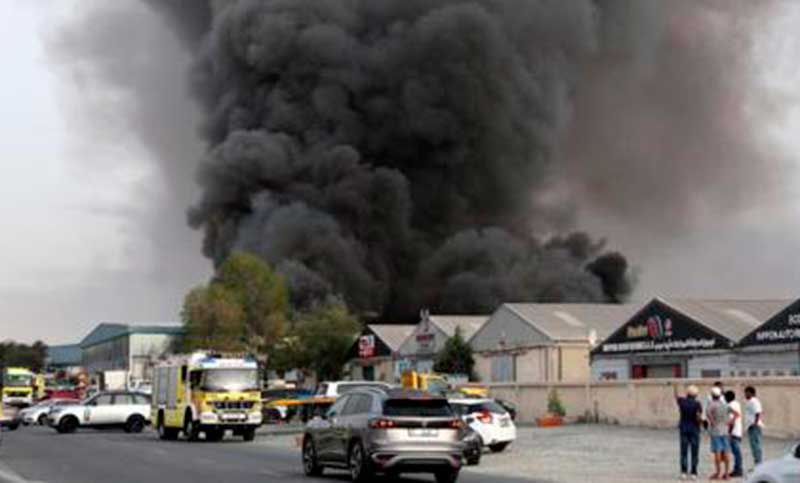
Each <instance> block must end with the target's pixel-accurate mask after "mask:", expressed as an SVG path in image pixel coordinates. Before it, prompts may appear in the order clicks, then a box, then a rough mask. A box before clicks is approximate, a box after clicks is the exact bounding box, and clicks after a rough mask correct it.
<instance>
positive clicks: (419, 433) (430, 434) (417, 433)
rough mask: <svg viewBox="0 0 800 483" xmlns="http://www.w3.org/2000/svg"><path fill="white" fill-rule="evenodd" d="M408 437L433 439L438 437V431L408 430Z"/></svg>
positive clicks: (425, 429)
mask: <svg viewBox="0 0 800 483" xmlns="http://www.w3.org/2000/svg"><path fill="white" fill-rule="evenodd" d="M408 435H409V436H412V437H415V438H435V437H437V436H439V430H437V429H427V428H423V429H409V430H408Z"/></svg>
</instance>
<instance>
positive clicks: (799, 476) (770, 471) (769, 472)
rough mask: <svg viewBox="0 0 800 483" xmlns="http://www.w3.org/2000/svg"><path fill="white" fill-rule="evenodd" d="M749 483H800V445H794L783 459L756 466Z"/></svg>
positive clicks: (748, 480) (748, 479)
mask: <svg viewBox="0 0 800 483" xmlns="http://www.w3.org/2000/svg"><path fill="white" fill-rule="evenodd" d="M747 483H800V443H797V444H795V445H793V446H792V448H791V449H790V450H789V451H787V452H786V454H785V455H784V456H783V458H780V459H776V460H770V461H765V462H764V463H761V464H760V465H758V466H756V469H755V471H753V473H752V474H751V475H750V477H749V478H747Z"/></svg>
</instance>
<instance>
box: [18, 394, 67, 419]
mask: <svg viewBox="0 0 800 483" xmlns="http://www.w3.org/2000/svg"><path fill="white" fill-rule="evenodd" d="M73 404H80V401H78V400H77V399H47V400H45V401H42V402H40V403H38V404H35V405H33V406H31V407H29V408H25V409H23V410H21V411H20V412H19V415H18V418H19V419H20V420H21V421H22V424H25V425H28V424H40V425H42V426H46V425H47V415H48V414H50V410H51V409H52V408H54V407H57V406H70V405H73Z"/></svg>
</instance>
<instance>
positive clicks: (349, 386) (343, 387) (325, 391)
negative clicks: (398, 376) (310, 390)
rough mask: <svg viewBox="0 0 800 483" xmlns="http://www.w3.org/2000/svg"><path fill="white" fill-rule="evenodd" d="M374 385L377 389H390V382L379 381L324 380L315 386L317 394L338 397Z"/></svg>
mask: <svg viewBox="0 0 800 483" xmlns="http://www.w3.org/2000/svg"><path fill="white" fill-rule="evenodd" d="M368 387H375V388H378V389H384V390H387V389H392V387H393V386H392V385H391V384H387V383H385V382H380V381H326V382H323V383H322V384H320V385H319V386H318V387H317V394H316V395H317V396H320V397H339V396H341V395H342V394H345V393H347V392H349V391H354V390H356V389H364V388H368Z"/></svg>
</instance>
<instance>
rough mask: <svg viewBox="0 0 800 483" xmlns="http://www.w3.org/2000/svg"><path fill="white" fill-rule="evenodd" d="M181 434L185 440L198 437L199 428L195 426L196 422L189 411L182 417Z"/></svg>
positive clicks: (194, 439) (192, 439)
mask: <svg viewBox="0 0 800 483" xmlns="http://www.w3.org/2000/svg"><path fill="white" fill-rule="evenodd" d="M183 435H184V436H185V437H186V441H197V440H198V439H200V428H199V427H198V426H197V422H196V421H194V420H193V419H192V413H191V412H190V411H186V415H185V416H184V417H183Z"/></svg>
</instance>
